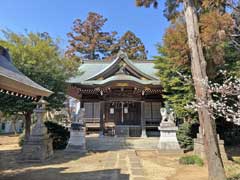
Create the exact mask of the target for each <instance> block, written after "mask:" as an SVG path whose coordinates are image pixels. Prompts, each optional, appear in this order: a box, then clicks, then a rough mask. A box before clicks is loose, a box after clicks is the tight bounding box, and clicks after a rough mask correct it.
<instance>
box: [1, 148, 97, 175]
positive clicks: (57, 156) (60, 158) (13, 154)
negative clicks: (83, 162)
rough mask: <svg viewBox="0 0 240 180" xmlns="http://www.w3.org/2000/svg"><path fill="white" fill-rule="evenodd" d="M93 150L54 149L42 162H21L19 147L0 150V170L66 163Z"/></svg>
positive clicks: (88, 154) (89, 153)
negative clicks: (49, 156)
mask: <svg viewBox="0 0 240 180" xmlns="http://www.w3.org/2000/svg"><path fill="white" fill-rule="evenodd" d="M92 153H93V152H87V153H74V152H73V153H69V152H66V151H64V150H57V151H54V154H53V156H52V157H51V158H49V159H47V160H45V161H44V162H36V163H33V162H21V161H19V160H18V159H19V157H20V156H21V149H17V150H1V151H0V171H3V170H14V169H22V168H27V167H36V166H45V165H54V164H62V163H67V162H69V161H72V160H77V159H80V158H81V157H86V156H90V155H92Z"/></svg>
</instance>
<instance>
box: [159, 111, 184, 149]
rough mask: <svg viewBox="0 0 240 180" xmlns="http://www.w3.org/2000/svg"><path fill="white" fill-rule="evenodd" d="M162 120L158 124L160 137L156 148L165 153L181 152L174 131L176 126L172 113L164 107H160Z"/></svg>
mask: <svg viewBox="0 0 240 180" xmlns="http://www.w3.org/2000/svg"><path fill="white" fill-rule="evenodd" d="M160 112H161V115H162V121H161V123H160V126H159V130H160V139H159V143H158V149H159V151H160V152H166V153H182V150H181V148H180V146H179V144H178V140H177V136H176V132H177V130H178V127H177V126H176V125H175V123H174V114H173V112H170V113H169V114H168V112H167V109H166V108H161V110H160Z"/></svg>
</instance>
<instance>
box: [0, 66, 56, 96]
mask: <svg viewBox="0 0 240 180" xmlns="http://www.w3.org/2000/svg"><path fill="white" fill-rule="evenodd" d="M0 89H4V90H6V91H11V92H15V93H20V94H24V95H27V96H31V97H39V96H46V97H48V96H50V95H51V94H53V92H52V91H49V90H48V89H46V88H44V87H42V86H40V85H39V84H37V83H35V82H34V81H32V80H31V79H29V78H28V77H26V76H24V75H21V74H18V73H15V72H13V71H10V70H8V69H5V68H3V67H0Z"/></svg>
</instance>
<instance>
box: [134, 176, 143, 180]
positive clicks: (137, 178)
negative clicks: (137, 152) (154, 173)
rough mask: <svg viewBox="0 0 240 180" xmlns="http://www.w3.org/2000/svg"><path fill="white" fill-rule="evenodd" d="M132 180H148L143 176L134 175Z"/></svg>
mask: <svg viewBox="0 0 240 180" xmlns="http://www.w3.org/2000/svg"><path fill="white" fill-rule="evenodd" d="M132 180H146V179H145V178H144V177H143V176H138V177H133V178H132Z"/></svg>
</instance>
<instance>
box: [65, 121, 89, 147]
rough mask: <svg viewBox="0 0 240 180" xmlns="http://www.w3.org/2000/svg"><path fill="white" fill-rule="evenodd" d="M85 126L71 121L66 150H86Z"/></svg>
mask: <svg viewBox="0 0 240 180" xmlns="http://www.w3.org/2000/svg"><path fill="white" fill-rule="evenodd" d="M85 135H86V133H85V127H84V126H83V125H82V124H80V123H72V125H71V131H70V139H69V141H68V145H67V148H66V151H68V152H86V151H87V150H86V138H85Z"/></svg>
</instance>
